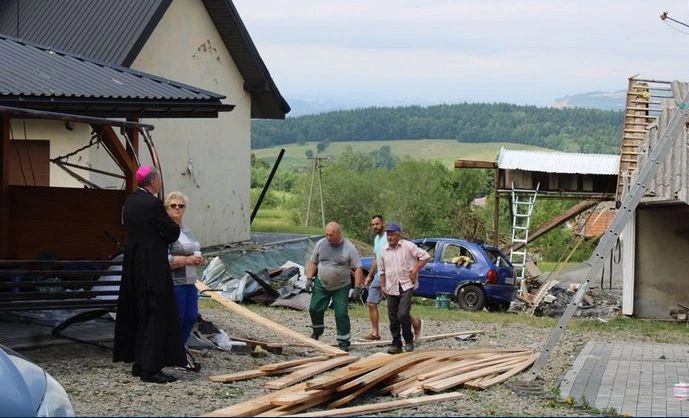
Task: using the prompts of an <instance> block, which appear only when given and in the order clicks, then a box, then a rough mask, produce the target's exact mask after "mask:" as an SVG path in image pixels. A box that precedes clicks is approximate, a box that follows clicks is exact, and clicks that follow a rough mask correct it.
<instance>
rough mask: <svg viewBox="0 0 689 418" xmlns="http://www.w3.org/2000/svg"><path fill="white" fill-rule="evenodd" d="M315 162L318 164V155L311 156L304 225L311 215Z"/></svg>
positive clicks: (307, 223) (307, 224)
mask: <svg viewBox="0 0 689 418" xmlns="http://www.w3.org/2000/svg"><path fill="white" fill-rule="evenodd" d="M316 164H318V157H313V170H311V187H309V200H308V203H307V205H306V221H305V222H304V226H309V218H310V217H311V196H313V181H314V180H315V178H316Z"/></svg>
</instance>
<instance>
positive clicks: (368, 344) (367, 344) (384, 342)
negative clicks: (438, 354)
mask: <svg viewBox="0 0 689 418" xmlns="http://www.w3.org/2000/svg"><path fill="white" fill-rule="evenodd" d="M484 332H485V331H482V330H476V331H458V332H448V333H445V334H436V335H423V336H421V337H419V338H417V339H416V341H417V342H419V341H434V340H441V339H443V338H452V337H459V336H462V335H470V334H483V333H484ZM390 344H392V340H378V341H354V342H353V343H352V347H377V346H380V345H390Z"/></svg>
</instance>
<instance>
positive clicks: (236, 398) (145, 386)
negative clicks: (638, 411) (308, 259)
mask: <svg viewBox="0 0 689 418" xmlns="http://www.w3.org/2000/svg"><path fill="white" fill-rule="evenodd" d="M261 314H262V315H264V316H266V317H268V318H270V319H272V320H274V321H276V322H279V323H281V324H283V325H286V326H288V327H290V328H291V329H293V330H296V331H298V332H302V333H303V334H304V335H308V334H309V333H310V329H309V328H308V325H309V320H308V313H306V312H299V311H293V310H289V309H283V308H265V309H263V310H261ZM202 315H203V316H204V318H206V319H208V320H210V321H212V322H213V323H214V324H215V325H216V326H218V327H219V328H221V329H224V330H225V331H226V332H227V333H228V334H229V335H230V336H237V337H244V338H252V339H255V340H262V341H271V342H287V341H286V340H284V339H282V338H281V337H279V336H276V335H275V333H273V332H272V331H270V330H264V329H262V328H259V327H257V326H256V325H255V324H253V323H251V322H250V321H247V320H244V319H243V318H240V317H237V316H236V315H234V314H231V313H229V312H228V311H226V310H224V309H202ZM504 315H505V320H504V321H501V323H495V324H486V323H475V322H471V321H464V320H458V321H431V320H427V321H426V322H425V329H424V335H433V334H441V333H449V332H457V331H467V330H483V331H484V333H483V334H477V335H476V337H475V339H472V340H465V341H459V340H456V339H454V338H449V339H441V340H436V341H424V342H421V343H419V344H418V345H417V349H418V350H423V349H427V348H437V347H449V348H455V349H460V350H461V349H468V348H476V347H481V346H489V347H502V348H531V349H535V350H538V349H540V348H541V347H543V346H544V344H545V342H546V340H547V338H548V336H549V335H550V331H551V330H550V329H549V328H536V327H530V326H527V325H524V324H521V323H514V322H512V321H510V317H511V316H512V315H513V314H509V313H505V314H504ZM386 327H387V323H383V324H382V327H381V328H382V329H381V331H382V335H383V337H384V338H385V336H386V335H389V333H388V332H386V331H387V328H386ZM334 328H335V327H334V319H333V316H332V312H328V314H327V316H326V333H325V334H324V336H323V337H322V341H325V342H331V343H334V342H335V337H334ZM368 331H369V323H368V320H364V319H361V320H352V332H353V335H354V336H355V337H360V336H362V335H365V334H367V333H368ZM600 338H602V337H601V336H598V335H595V334H594V333H572V332H569V331H568V332H566V333H565V334H564V336H563V337H562V338H561V340H560V343H559V345H558V348H557V349H556V350H555V351H554V352H553V354H552V355H551V358H550V361H549V362H548V365H547V366H546V367H545V368H544V369H543V371H542V372H541V374H540V377H541V378H542V379H543V383H544V385H543V390H540V391H537V392H536V393H535V394H534V393H529V394H527V393H525V392H523V391H515V390H513V389H514V388H515V386H516V385H515V382H516V383H518V382H519V381H520V379H521V378H523V377H524V374H522V375H521V376H520V375H518V376H516V377H514V378H512V379H511V380H510V381H508V382H506V383H504V384H500V385H495V386H492V387H490V388H488V389H487V390H485V391H474V390H464V389H459V390H460V391H461V392H462V393H463V394H464V397H462V398H461V399H459V400H455V401H448V402H444V403H440V404H432V405H424V406H420V407H417V408H408V409H400V410H396V411H389V412H386V413H385V414H384V415H388V416H389V415H398V416H457V415H463V416H489V415H492V416H495V415H498V416H506V415H520V416H523V415H532V416H576V415H591V413H592V411H591V410H582V409H576V408H572V407H568V406H565V405H563V404H562V403H557V402H552V401H549V399H552V398H553V395H551V393H552V388H553V387H555V386H557V380H558V378H559V377H560V375H562V374H563V373H564V372H565V371H566V370H567V368H569V367H570V365H571V364H572V362H573V361H574V359H575V357H576V355H577V354H578V352H579V350H580V349H581V347H583V345H584V344H585V343H586V342H587V341H589V340H592V339H600ZM604 338H605V339H606V340H610V336H609V335H606V336H605V337H604ZM624 338H625V336H624V335H616V336H615V340H620V341H624ZM629 338H630V340H631V336H630V337H629ZM384 350H386V348H385V347H377V348H366V349H358V348H354V349H353V350H352V354H355V355H360V356H362V357H364V356H367V355H370V354H373V353H374V352H376V351H384ZM24 354H26V355H27V356H28V357H29V358H31V359H32V360H34V361H35V362H36V363H38V364H40V365H41V366H43V367H44V368H45V369H46V370H47V371H48V372H50V373H51V374H52V375H53V376H54V377H56V378H57V380H58V381H60V382H61V383H62V384H63V385H64V387H65V389H66V390H67V392H68V393H69V395H70V397H71V399H72V403H73V405H74V408H75V411H76V413H77V415H87V416H114V415H117V416H195V415H201V414H204V413H207V412H210V411H213V410H215V409H218V408H223V407H226V406H229V405H232V404H234V403H237V402H241V401H245V400H249V399H252V398H255V397H257V396H260V395H263V394H265V393H267V392H268V390H266V389H264V388H263V387H262V386H261V384H262V383H263V382H266V381H268V380H269V379H271V378H258V379H252V380H248V381H244V382H235V383H231V384H220V383H212V382H210V381H209V380H208V376H210V375H217V374H225V373H231V372H236V371H242V370H249V369H255V368H256V367H258V366H261V365H264V364H270V363H276V362H281V361H286V360H291V359H295V358H300V357H304V356H313V355H317V354H318V353H317V352H316V351H313V350H309V349H307V348H305V347H295V346H290V347H287V348H286V349H285V350H284V351H283V354H279V355H278V354H269V355H268V356H266V357H263V358H255V357H252V356H249V355H237V354H231V353H227V352H223V351H219V350H211V351H209V352H207V353H204V354H203V355H199V356H198V357H199V359H200V361H201V363H202V370H201V371H200V372H199V373H194V372H188V371H185V370H183V369H166V371H168V372H170V373H171V374H174V375H175V376H177V377H178V378H179V380H178V381H177V382H175V383H172V384H165V385H160V384H150V383H143V382H141V381H139V379H137V378H133V377H131V375H130V374H129V372H130V367H129V366H128V365H124V364H122V363H117V364H114V363H112V360H111V355H112V353H111V352H110V351H108V350H106V349H101V348H97V347H92V346H89V345H85V344H67V345H61V346H53V347H46V348H40V349H35V350H30V351H25V352H24ZM393 399H394V398H392V397H389V396H387V395H386V396H382V395H381V396H376V395H374V394H372V395H370V396H367V397H365V398H360V399H357V400H355V402H354V403H353V405H356V404H361V403H369V402H380V401H387V400H393Z"/></svg>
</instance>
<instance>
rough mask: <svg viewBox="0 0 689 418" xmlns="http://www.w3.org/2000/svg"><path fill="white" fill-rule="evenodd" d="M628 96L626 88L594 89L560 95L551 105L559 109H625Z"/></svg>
mask: <svg viewBox="0 0 689 418" xmlns="http://www.w3.org/2000/svg"><path fill="white" fill-rule="evenodd" d="M626 97H627V91H626V90H619V91H593V92H590V93H582V94H575V95H573V96H565V97H560V98H558V99H555V101H554V102H553V103H551V105H550V106H551V107H554V108H557V109H562V108H573V107H582V108H587V109H601V110H624V106H625V103H626Z"/></svg>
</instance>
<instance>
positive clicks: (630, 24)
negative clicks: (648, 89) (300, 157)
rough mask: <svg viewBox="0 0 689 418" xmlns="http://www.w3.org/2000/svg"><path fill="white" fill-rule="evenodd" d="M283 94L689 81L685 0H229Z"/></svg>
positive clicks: (439, 92) (481, 96) (535, 96)
mask: <svg viewBox="0 0 689 418" xmlns="http://www.w3.org/2000/svg"><path fill="white" fill-rule="evenodd" d="M234 3H235V5H236V7H237V9H238V10H239V14H240V15H241V17H242V19H243V20H244V23H245V25H246V26H247V28H248V30H249V33H250V35H251V37H252V39H253V41H254V43H255V44H256V47H257V48H258V51H259V53H260V54H261V56H262V58H263V60H264V61H265V63H266V65H267V66H268V69H269V71H270V73H271V75H272V77H273V79H274V80H275V82H276V83H277V85H278V88H279V89H280V91H281V92H282V93H283V95H285V96H286V97H287V98H288V99H289V98H299V99H314V100H341V101H352V102H359V103H364V104H381V105H390V104H393V103H400V104H411V103H418V104H432V103H457V102H463V101H469V102H508V103H518V104H534V105H547V104H549V103H551V102H552V101H553V100H554V99H555V98H558V97H562V96H567V95H573V94H578V93H586V92H592V91H616V90H623V89H626V87H627V78H628V77H631V76H634V75H637V74H638V75H639V77H641V78H650V79H655V80H673V79H679V80H684V81H689V28H687V27H683V26H681V25H679V24H675V23H671V22H669V21H667V20H666V21H665V22H663V21H662V20H661V19H660V17H659V16H660V14H661V13H662V12H663V11H668V13H669V16H670V17H671V18H674V19H677V20H680V21H682V22H685V23H689V2H688V1H687V0H569V1H564V0H290V1H285V0H234Z"/></svg>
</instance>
